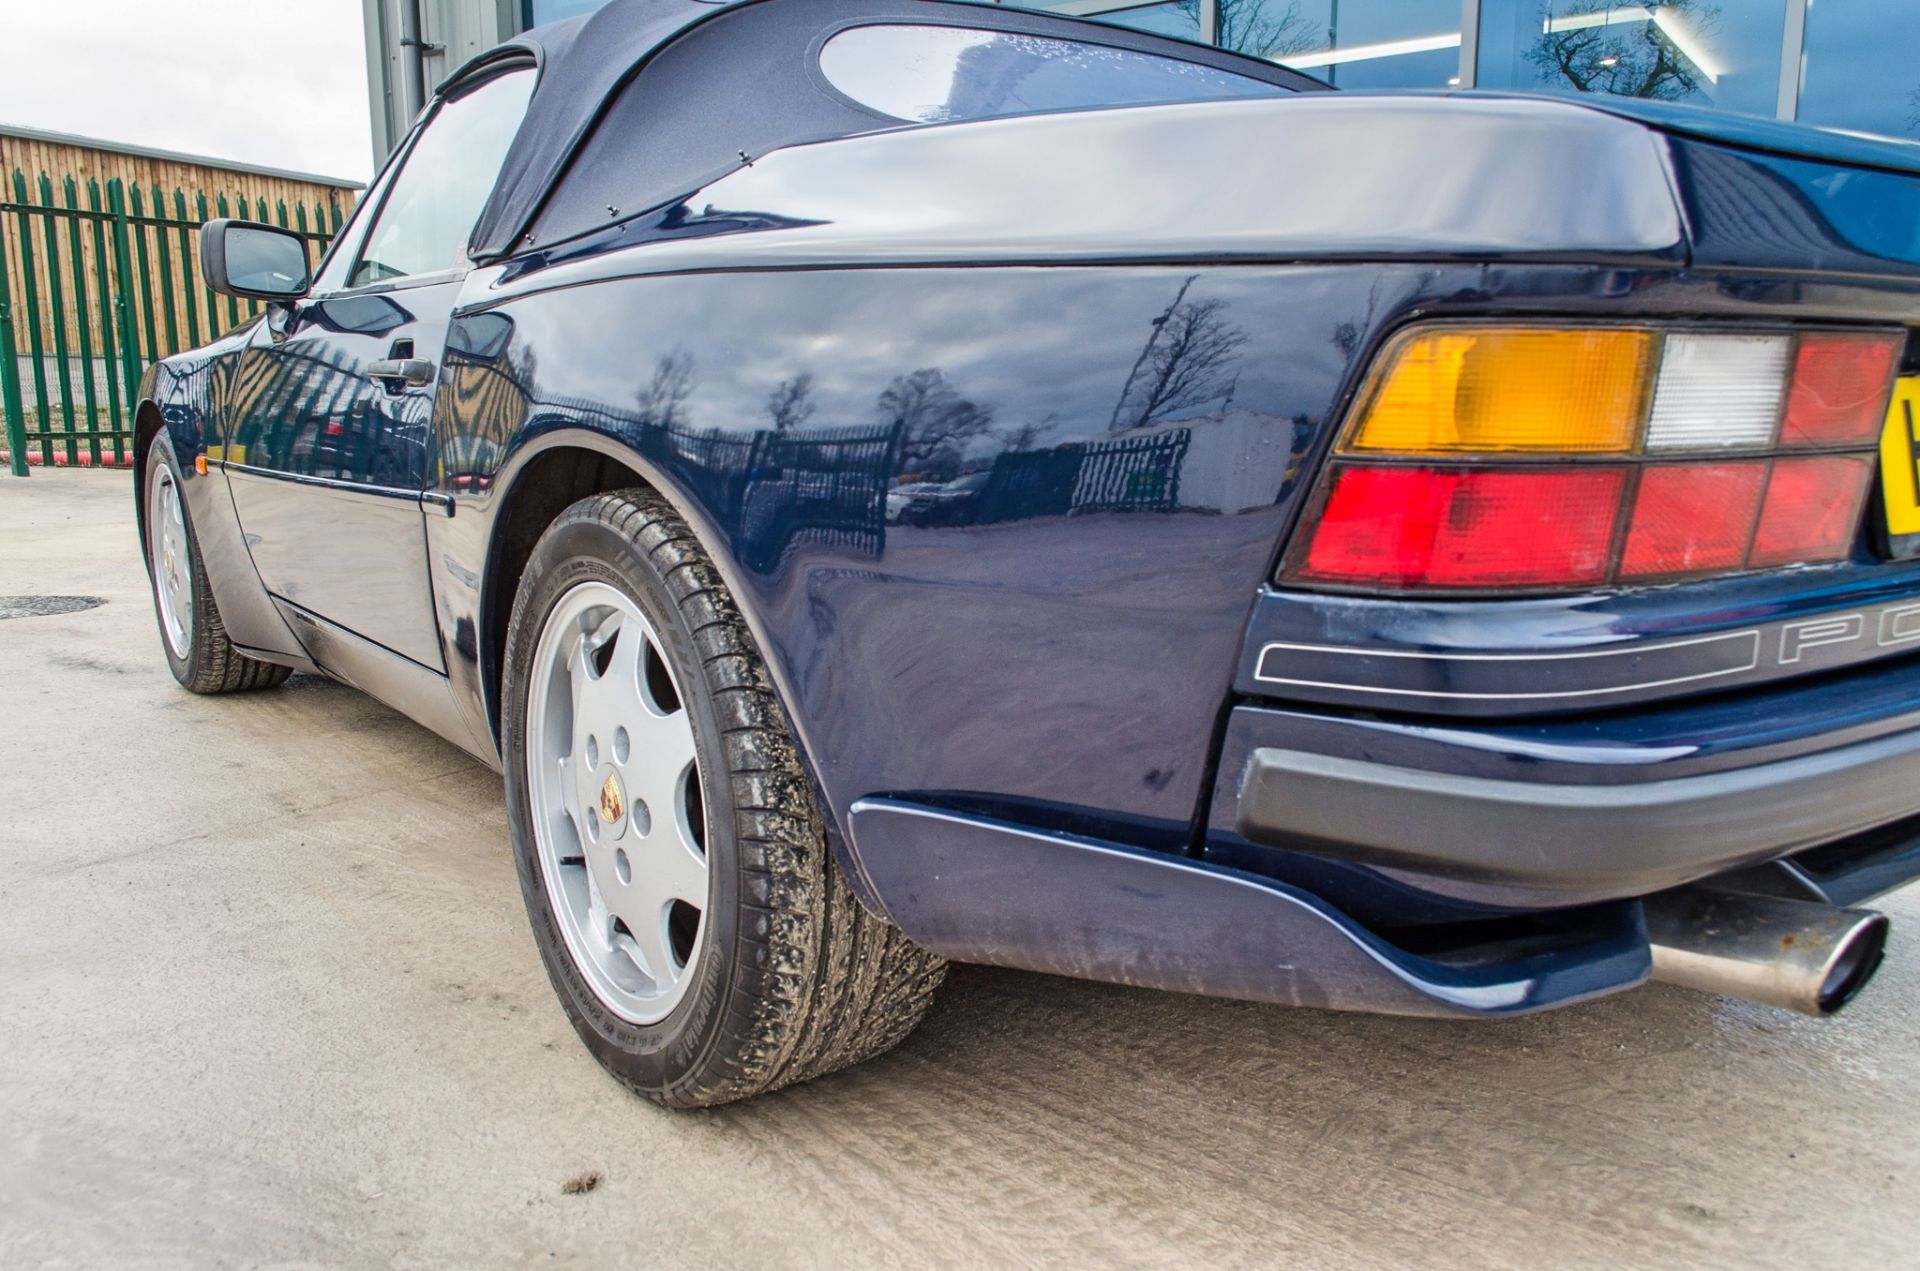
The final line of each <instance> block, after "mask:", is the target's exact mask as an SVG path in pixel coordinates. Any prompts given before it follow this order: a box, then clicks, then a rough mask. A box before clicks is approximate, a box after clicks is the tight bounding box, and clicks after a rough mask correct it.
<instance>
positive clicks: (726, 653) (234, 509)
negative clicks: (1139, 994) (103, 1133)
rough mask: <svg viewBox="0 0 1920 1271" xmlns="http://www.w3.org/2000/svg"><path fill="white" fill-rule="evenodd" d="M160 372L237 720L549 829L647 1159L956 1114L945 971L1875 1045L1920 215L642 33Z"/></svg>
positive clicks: (1627, 150)
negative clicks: (1785, 1012) (399, 741)
mask: <svg viewBox="0 0 1920 1271" xmlns="http://www.w3.org/2000/svg"><path fill="white" fill-rule="evenodd" d="M201 241H202V257H203V262H202V263H203V269H204V272H205V274H206V279H207V282H208V283H209V285H211V286H212V287H213V288H215V289H216V290H218V291H221V292H224V293H227V294H230V295H234V296H240V297H248V298H252V299H255V300H259V301H264V302H266V303H265V306H264V308H263V310H262V311H261V313H260V314H259V316H258V317H257V318H255V319H254V320H252V321H251V322H249V323H247V324H245V325H242V326H241V327H239V328H238V329H236V330H233V331H231V332H229V333H227V334H226V335H224V336H222V337H221V338H220V339H218V340H216V341H214V342H212V343H211V344H209V345H207V346H206V347H204V348H201V349H198V350H195V351H193V352H190V353H185V354H182V355H180V356H177V357H172V358H168V359H166V360H165V361H163V362H161V363H159V364H157V365H155V366H154V367H153V368H152V370H151V371H150V372H149V374H148V378H147V381H146V383H145V385H144V387H143V389H142V398H143V400H142V402H141V404H140V408H139V416H138V419H139V425H138V437H137V443H138V448H139V453H140V455H141V466H140V468H139V472H138V475H137V484H136V490H137V492H138V507H139V519H140V526H141V531H142V540H143V543H144V545H145V550H146V553H147V561H148V565H149V568H150V570H151V573H152V577H153V582H154V596H155V601H156V610H157V613H158V617H159V625H160V630H161V635H162V637H163V644H164V648H165V653H166V657H167V660H168V662H169V663H170V664H171V666H172V669H173V672H174V674H175V675H176V676H177V677H178V678H179V680H180V682H181V683H182V684H183V685H185V686H186V687H187V688H188V689H191V690H193V691H195V692H201V693H215V692H227V691H232V690H244V689H258V688H266V687H270V686H272V685H275V684H278V683H279V682H280V681H282V680H284V679H285V678H286V677H287V675H288V674H289V673H290V672H291V671H293V670H306V671H319V672H324V673H325V674H327V675H330V676H333V677H335V678H337V679H340V680H343V681H345V682H346V683H348V684H351V685H354V686H356V687H358V688H360V689H362V690H364V691H365V692H367V693H370V694H372V695H373V696H375V697H377V698H379V699H380V700H382V701H384V702H387V703H389V704H391V705H392V706H394V707H395V708H396V709H398V710H400V711H402V712H404V713H405V714H407V715H409V716H411V717H412V718H414V719H416V720H418V721H419V722H420V723H422V724H423V725H425V726H426V727H428V728H430V729H432V730H433V731H434V732H436V733H438V734H440V735H442V736H444V737H446V738H447V739H449V740H450V741H451V742H453V743H454V744H456V745H458V746H460V747H462V748H464V749H465V750H467V751H469V752H471V753H472V754H473V755H475V756H478V757H479V758H481V759H482V760H484V761H485V762H487V763H489V764H492V765H495V766H497V767H499V768H500V769H501V771H502V772H503V773H504V776H505V784H506V799H507V807H508V811H509V820H510V823H511V827H512V835H513V841H514V849H515V852H516V854H517V859H518V865H519V876H520V882H521V886H522V890H523V891H524V894H525V900H526V905H527V910H528V913H529V915H530V917H531V922H532V928H533V933H534V938H535V941H536V943H537V945H538V947H539V950H540V954H541V956H542V958H543V959H544V961H545V965H546V969H547V971H548V973H549V974H550V976H551V978H552V981H553V985H554V988H555V990H556V992H557V994H558V996H559V998H560V1001H561V1002H562V1004H563V1005H564V1007H565V1009H566V1011H567V1013H568V1015H569V1016H570V1017H571V1019H572V1022H573V1025H574V1027H575V1028H576V1029H577V1030H578V1032H579V1034H580V1036H581V1037H582V1038H583V1039H584V1040H585V1042H586V1044H587V1045H588V1046H589V1047H590V1048H591V1049H592V1051H593V1053H594V1054H595V1055H596V1056H597V1057H598V1058H599V1059H600V1061H601V1062H602V1063H603V1064H604V1065H605V1066H606V1067H607V1068H608V1069H609V1070H610V1071H612V1072H613V1073H614V1074H615V1075H616V1076H617V1077H618V1078H619V1079H620V1080H621V1081H623V1082H624V1083H626V1084H627V1085H628V1086H630V1087H631V1088H633V1089H634V1090H636V1091H639V1092H641V1093H643V1094H645V1095H646V1096H648V1097H650V1098H653V1099H656V1100H658V1101H660V1102H662V1103H666V1104H672V1105H698V1104H710V1103H716V1102H720V1101H724V1100H728V1099H735V1098H739V1097H742V1096H746V1095H751V1094H754V1093H756V1092H759V1091H764V1090H768V1089H771V1088H774V1087H777V1086H781V1085H784V1084H787V1083H790V1082H793V1081H798V1080H803V1079H805V1078H808V1077H812V1076H815V1075H818V1074H821V1073H824V1072H828V1071H831V1070H833V1069H836V1068H839V1067H841V1066H844V1065H846V1064H849V1063H853V1062H855V1061H858V1060H860V1059H863V1058H865V1057H867V1056H871V1055H874V1054H876V1053H878V1052H880V1051H882V1050H884V1049H886V1048H887V1047H889V1046H891V1045H893V1044H894V1043H895V1042H897V1041H898V1040H899V1039H900V1038H901V1037H902V1036H904V1035H905V1034H906V1032H907V1031H908V1030H909V1029H911V1028H912V1027H913V1026H914V1024H915V1022H916V1021H917V1020H918V1019H919V1018H920V1016H921V1015H922V1014H923V1012H924V1011H925V1010H926V1008H927V1005H928V1002H929V1000H930V998H931V996H932V994H933V992H934V990H935V988H936V986H937V985H938V984H939V982H940V979H941V976H942V973H943V968H944V967H945V965H946V960H947V959H961V960H965V961H974V962H985V963H993V964H998V965H1002V966H1011V967H1025V968H1031V969H1036V970H1041V971H1050V972H1057V973H1061V974H1066V975H1075V976H1083V977H1089V978H1093V979H1100V980H1110V981H1116V982H1120V983H1125V984H1133V985H1145V986H1151V987H1155V988H1160V989H1173V990H1180V991H1184V992H1192V993H1210V994H1220V995H1226V996H1232V997H1240V998H1247V999H1252V1000H1257V1001H1263V1002H1274V1003H1289V1004H1296V1005H1302V1006H1314V1007H1321V1008H1331V1009H1338V1010H1359V1011H1382V1012H1391V1013H1401V1014H1411V1015H1437V1016H1458V1017H1469V1016H1471V1017H1486V1016H1503V1015H1509V1014H1516V1013H1521V1012H1527V1011H1536V1010H1540V1009H1543V1008H1547V1007H1552V1006H1559V1005H1564V1004H1567V1003H1571V1002H1578V1001H1582V1000H1585V999H1588V998H1592V997H1595V996H1598V995H1601V994H1607V993H1613V992H1617V991H1620V990H1624V989H1628V988H1632V987H1634V986H1636V985H1639V984H1641V983H1642V982H1643V981H1645V980H1647V979H1649V978H1654V979H1660V980H1666V981H1671V982H1674V983H1679V984H1685V985H1690V986H1693V987H1696V988H1701V989H1706V990H1710V991H1714V992H1719V993H1725V994H1730V995H1737V996H1741V997H1745V998H1749V999H1753V1000H1756V1001H1760V1002H1766V1003H1771V1004H1773V1005H1776V1006H1780V1007H1785V1008H1791V1009H1798V1010H1801V1011H1805V1012H1809V1013H1815V1014H1819V1013H1825V1012H1829V1011H1832V1010H1835V1009H1837V1008H1839V1007H1840V1006H1841V1005H1842V1004H1844V1003H1845V1002H1846V1001H1847V1000H1848V999H1849V998H1850V997H1852V996H1853V994H1854V993H1855V992H1856V991H1857V990H1858V989H1859V988H1860V987H1861V986H1862V985H1863V984H1864V982H1865V981H1866V980H1867V979H1868V978H1869V977H1870V976H1871V975H1872V974H1873V972H1874V970H1875V968H1876V966H1877V965H1878V963H1879V961H1880V957H1881V951H1882V947H1883V943H1884V940H1885V931H1886V919H1885V918H1884V916H1882V915H1881V914H1878V913H1875V912H1872V911H1871V910H1867V909H1862V908H1858V907H1857V906H1858V905H1860V904H1861V902H1863V901H1865V900H1867V899H1868V898H1869V897H1871V896H1873V895H1875V894H1878V893H1881V892H1884V891H1886V890H1888V889H1890V888H1893V887H1897V886H1899V885H1901V884H1903V883H1905V882H1907V881H1908V880H1909V879H1910V878H1911V877H1912V876H1913V875H1915V874H1916V873H1920V489H1917V488H1916V487H1917V483H1920V465H1917V464H1916V456H1917V455H1920V422H1917V421H1916V418H1915V415H1916V409H1917V408H1920V337H1916V335H1915V332H1916V331H1920V149H1916V148H1914V147H1909V146H1903V145H1900V144H1897V143H1891V142H1888V143H1881V142H1876V141H1873V140H1869V139H1866V138H1861V137H1853V136H1843V135H1839V134H1830V133H1823V132H1819V131H1816V130H1813V129H1808V128H1801V127H1796V126H1793V125H1787V124H1776V123H1771V122H1758V121H1751V120H1741V119H1735V118H1729V117H1723V116H1715V115H1708V114H1700V113H1694V112H1689V111H1685V110H1681V109H1678V108H1674V107H1662V106H1657V105H1652V104H1648V103H1641V102H1633V101H1624V100H1615V99H1604V98H1586V99H1579V100H1574V99H1564V98H1552V97H1526V96H1512V95H1500V94H1487V93H1456V94H1448V93H1419V94H1376V95H1365V94H1357V93H1341V92H1332V91H1328V90H1327V89H1326V86H1325V85H1323V84H1320V83H1318V82H1316V81H1314V80H1312V79H1309V78H1307V77H1305V76H1302V75H1298V74H1296V73H1294V72H1291V71H1288V70H1284V69H1281V68H1279V67H1277V66H1275V65H1272V64H1269V63H1266V62H1262V61H1257V60H1253V59H1250V58H1244V57H1240V56H1237V55H1235V54H1231V53H1226V52H1222V51H1219V50H1215V49H1209V48H1202V47H1197V46H1194V45H1190V44H1186V43H1181V42H1178V41H1173V40H1168V39H1163V38H1160V37H1157V36H1154V35H1150V34H1145V33H1139V32H1133V31H1126V30H1121V29H1117V28H1113V27H1103V26H1095V25H1091V24H1088V23H1084V22H1079V21H1075V20H1073V19H1069V18H1064V17H1058V16H1053V15H1047V14H1039V13H1028V12H1020V11H1016V10H1012V9H1005V8H1000V7H997V6H986V5H969V4H952V3H941V2H939V0H749V2H747V3H740V4H735V5H732V6H727V7H717V6H713V5H707V4H702V3H696V2H695V0H614V2H613V3H612V4H609V5H608V6H606V7H605V8H603V9H601V10H599V11H598V12H597V13H595V14H594V15H592V16H591V17H587V18H583V19H575V20H572V21H569V22H563V23H560V24H557V25H554V26H550V27H546V28H542V29H539V30H536V31H534V32H532V33H531V34H529V35H527V36H526V37H524V38H522V39H520V40H518V41H516V42H514V43H512V44H509V45H506V46H504V47H501V48H499V49H497V50H495V51H493V52H491V53H489V54H487V55H485V56H483V57H481V58H479V59H478V60H476V61H474V62H473V63H471V64H470V65H469V66H467V67H466V68H465V69H464V70H462V71H461V72H460V73H459V74H457V75H455V76H454V77H453V78H452V79H451V80H449V81H448V82H447V83H446V84H444V85H442V86H441V87H440V88H439V90H438V91H437V93H436V94H435V95H434V96H433V99H432V101H431V102H430V104H429V106H428V107H427V109H426V110H425V111H424V112H423V113H422V115H421V118H420V119H419V121H418V123H417V124H416V126H415V127H414V129H413V131H412V133H411V134H410V135H409V136H408V138H407V139H406V141H405V143H404V144H403V145H402V146H401V147H400V148H399V150H398V152H397V153H396V154H395V155H394V157H393V159H392V160H391V161H390V162H389V163H388V164H387V166H386V168H385V170H384V171H383V172H382V173H381V174H380V176H379V178H378V179H377V181H376V182H375V183H374V185H373V186H372V188H371V189H370V190H369V191H368V194H367V197H366V198H365V200H364V201H363V202H362V203H361V205H360V208H359V210H358V211H357V212H356V213H355V215H354V216H353V218H352V220H351V221H350V222H349V223H348V225H347V226H346V228H345V229H344V230H343V232H342V233H341V234H340V235H339V236H338V238H337V239H336V240H335V242H334V243H333V245H332V247H331V249H330V251H329V252H328V253H327V255H326V257H325V259H323V260H321V261H320V262H319V263H318V264H317V266H313V265H311V264H310V262H309V261H308V259H307V255H306V250H305V247H304V244H303V241H302V240H301V239H299V238H297V237H293V236H290V235H288V234H287V233H285V232H284V231H281V230H277V229H275V228H272V227H270V226H266V225H255V224H247V223H242V222H237V221H215V222H212V223H210V224H209V225H207V226H206V227H205V229H204V230H203V234H202V240H201Z"/></svg>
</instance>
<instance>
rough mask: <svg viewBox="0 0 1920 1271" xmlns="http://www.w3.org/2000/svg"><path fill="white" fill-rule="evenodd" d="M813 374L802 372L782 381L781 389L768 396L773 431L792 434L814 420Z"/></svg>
mask: <svg viewBox="0 0 1920 1271" xmlns="http://www.w3.org/2000/svg"><path fill="white" fill-rule="evenodd" d="M813 409H814V407H813V372H812V371H802V372H800V374H798V375H796V376H794V377H793V378H792V379H790V380H781V381H780V387H778V388H776V389H774V390H773V392H771V393H769V394H767V414H768V415H769V416H770V417H771V418H772V419H773V430H774V431H775V432H777V433H781V434H785V433H790V432H792V431H793V430H794V429H796V428H798V427H800V426H801V425H802V424H804V423H806V422H807V421H808V420H809V419H811V418H813Z"/></svg>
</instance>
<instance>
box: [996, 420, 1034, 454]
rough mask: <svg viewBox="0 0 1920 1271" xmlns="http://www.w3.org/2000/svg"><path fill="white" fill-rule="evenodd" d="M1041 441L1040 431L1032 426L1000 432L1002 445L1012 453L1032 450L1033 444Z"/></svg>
mask: <svg viewBox="0 0 1920 1271" xmlns="http://www.w3.org/2000/svg"><path fill="white" fill-rule="evenodd" d="M1039 440H1040V430H1039V429H1038V428H1036V427H1034V426H1033V425H1032V424H1021V425H1020V426H1019V427H1017V428H1003V429H1001V431H1000V443H1001V444H1002V445H1004V446H1005V447H1006V448H1007V449H1008V450H1010V451H1021V450H1032V449H1033V444H1034V443H1035V442H1036V441H1039Z"/></svg>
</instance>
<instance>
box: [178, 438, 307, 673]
mask: <svg viewBox="0 0 1920 1271" xmlns="http://www.w3.org/2000/svg"><path fill="white" fill-rule="evenodd" d="M145 480H146V483H147V487H146V491H145V496H144V497H143V498H142V500H141V507H142V514H143V515H144V516H145V518H146V537H147V579H148V581H149V582H150V583H151V584H152V591H153V613H154V617H155V618H156V619H157V620H158V621H159V624H160V648H161V650H162V651H163V652H165V653H166V655H167V665H168V667H170V668H171V669H172V671H173V678H174V679H176V680H179V681H180V683H181V684H182V685H183V686H184V687H186V688H187V689H188V690H190V691H191V692H195V693H238V692H244V691H246V690H249V689H257V688H272V687H273V686H274V685H276V684H282V683H284V682H285V681H286V678H287V677H288V676H289V675H291V674H293V672H292V671H291V670H290V669H288V668H287V667H284V666H278V665H276V664H274V663H272V662H262V661H260V660H259V659H257V658H250V657H248V656H247V655H246V654H244V653H242V652H240V650H238V649H236V648H234V646H233V641H231V640H229V639H227V628H226V626H225V624H223V623H222V622H221V621H220V606H218V605H216V604H215V603H214V601H213V588H212V587H211V586H210V585H209V584H208V582H207V568H206V565H205V563H204V562H203V561H202V560H201V559H200V540H199V538H198V536H196V535H195V534H194V531H193V516H192V514H191V513H189V512H188V511H187V501H186V500H185V499H184V498H182V497H181V494H180V482H181V475H180V464H179V461H178V460H177V459H175V458H174V454H173V443H172V442H171V441H169V440H168V438H167V434H166V432H165V431H162V432H161V433H160V435H159V436H157V437H155V438H154V439H153V445H152V446H150V447H149V448H148V450H147V469H146V475H145Z"/></svg>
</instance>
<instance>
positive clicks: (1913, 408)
mask: <svg viewBox="0 0 1920 1271" xmlns="http://www.w3.org/2000/svg"><path fill="white" fill-rule="evenodd" d="M1880 501H1881V502H1882V503H1883V504H1885V505H1886V509H1887V534H1888V536H1889V537H1891V538H1895V539H1898V538H1899V537H1900V536H1901V535H1904V534H1920V375H1903V376H1901V377H1900V378H1899V379H1898V380H1896V381H1894V385H1893V405H1892V406H1891V407H1889V408H1888V409H1887V423H1886V426H1885V427H1884V428H1882V429H1881V430H1880ZM1903 554H1904V553H1903Z"/></svg>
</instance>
